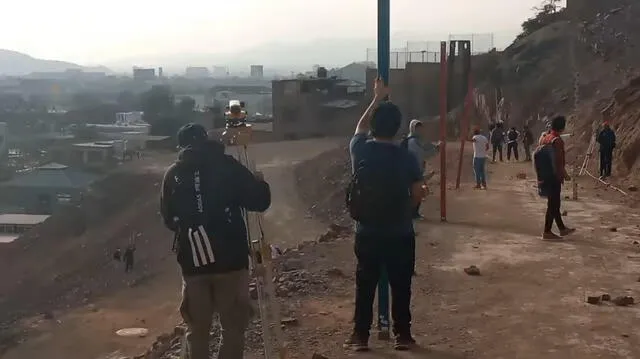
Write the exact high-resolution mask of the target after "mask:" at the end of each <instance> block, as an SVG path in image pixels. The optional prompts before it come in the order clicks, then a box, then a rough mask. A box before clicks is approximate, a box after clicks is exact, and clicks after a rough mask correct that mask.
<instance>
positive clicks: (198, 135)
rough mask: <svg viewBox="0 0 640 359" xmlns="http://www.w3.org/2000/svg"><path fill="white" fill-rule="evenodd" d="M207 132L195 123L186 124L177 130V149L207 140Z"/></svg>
mask: <svg viewBox="0 0 640 359" xmlns="http://www.w3.org/2000/svg"><path fill="white" fill-rule="evenodd" d="M207 138H208V136H207V130H206V129H205V128H204V127H203V126H202V125H199V124H197V123H188V124H186V125H184V126H182V127H180V129H179V130H178V147H188V146H195V145H199V144H202V143H204V142H205V141H206V140H207Z"/></svg>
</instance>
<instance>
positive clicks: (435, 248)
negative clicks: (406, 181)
mask: <svg viewBox="0 0 640 359" xmlns="http://www.w3.org/2000/svg"><path fill="white" fill-rule="evenodd" d="M467 168H468V167H467ZM467 172H468V171H467ZM521 172H524V173H527V178H528V179H517V178H516V175H517V174H518V173H521ZM532 176H533V173H532V170H531V166H530V164H524V163H498V164H491V165H489V186H490V188H489V190H488V191H476V190H473V189H470V188H471V184H470V183H469V182H468V180H469V177H470V176H469V174H467V175H465V176H464V179H465V180H467V181H466V183H464V184H463V187H462V189H461V190H458V191H449V192H448V195H449V196H448V218H447V219H448V221H447V223H441V222H440V219H439V209H438V206H437V202H438V198H437V197H430V198H429V199H428V201H427V202H426V206H425V210H424V213H425V215H426V217H427V219H426V220H425V221H423V222H421V223H419V224H418V225H417V230H418V232H419V235H418V238H417V240H418V254H417V257H418V259H417V272H418V276H417V277H416V278H415V281H414V289H413V315H414V321H413V329H414V334H415V337H416V339H417V341H418V342H419V343H420V345H421V347H422V348H423V349H419V350H416V351H414V352H413V353H395V352H393V351H392V350H390V345H389V344H387V343H384V342H379V341H376V340H375V339H374V340H372V344H373V347H374V351H373V352H372V353H371V354H365V355H359V354H358V355H357V356H358V357H362V358H382V357H384V358H395V357H397V358H433V359H437V358H442V359H445V358H451V359H453V358H479V359H482V358H505V359H507V358H524V359H528V358H531V359H537V358H638V357H640V349H638V340H639V338H638V336H637V333H635V331H634V330H633V329H632V328H633V327H634V324H635V323H636V322H637V319H636V317H637V315H638V309H637V308H635V307H633V306H631V307H616V306H614V305H612V304H609V303H604V304H602V305H590V304H587V303H586V297H587V296H597V295H601V294H610V295H611V297H612V298H615V297H618V296H624V295H630V296H633V297H635V298H638V296H639V293H638V291H639V290H640V283H638V276H639V274H640V272H639V269H640V268H639V267H638V261H639V260H640V245H639V243H638V242H637V241H636V240H639V239H640V238H639V237H640V226H638V225H637V223H638V218H639V214H638V213H635V212H633V211H631V210H629V209H628V208H626V207H624V206H622V205H618V204H614V203H611V202H608V201H606V200H603V199H602V196H600V197H595V196H593V193H588V192H587V190H586V189H585V190H583V191H582V192H580V193H579V194H580V199H579V200H578V201H570V200H565V201H564V203H563V210H565V211H566V212H567V213H566V216H565V220H566V222H567V223H568V224H569V225H571V226H575V227H577V228H578V232H577V233H576V234H575V235H573V236H571V237H570V238H567V239H566V240H565V241H562V242H558V243H554V242H546V241H542V240H541V239H540V234H541V231H542V228H541V227H542V220H543V218H542V215H543V213H544V207H545V203H544V202H543V201H542V200H541V199H540V198H539V197H538V196H537V194H536V192H535V188H534V184H535V182H533V181H532V180H531V178H532ZM588 185H590V183H585V184H584V185H581V188H584V187H588ZM321 248H322V250H321V251H320V250H316V253H318V254H317V255H318V256H319V257H320V258H318V259H316V260H314V261H309V262H310V263H312V264H311V265H310V271H319V270H321V269H322V268H327V267H331V266H336V267H337V268H339V269H340V270H341V271H342V272H343V273H345V274H346V276H345V277H344V278H343V279H342V280H333V281H331V288H330V289H329V290H328V291H326V294H325V295H322V296H317V297H311V298H307V299H305V300H302V301H301V302H300V303H299V304H298V305H297V307H298V308H299V309H298V310H299V313H298V314H297V315H298V316H300V317H302V318H308V319H303V320H301V325H300V328H299V329H298V330H297V332H296V333H295V334H293V335H292V337H294V338H295V339H294V342H293V347H294V349H293V350H292V353H295V354H294V355H292V357H295V358H309V357H310V356H311V354H312V353H313V352H318V353H321V354H323V355H326V356H327V357H329V358H342V357H351V356H352V355H353V354H351V353H348V352H345V351H344V349H342V348H341V343H342V341H343V340H344V339H345V337H346V335H347V334H348V333H349V330H350V325H351V324H350V319H351V316H352V310H353V285H354V284H353V280H354V278H353V272H354V262H353V255H352V249H351V242H350V241H342V242H336V243H335V244H331V245H330V246H325V245H321ZM320 252H322V254H319V253H320ZM470 265H476V266H478V267H479V268H480V271H481V274H482V275H481V276H477V277H476V276H468V275H467V274H465V273H464V271H463V269H464V268H465V267H468V266H470Z"/></svg>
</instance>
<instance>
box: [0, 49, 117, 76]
mask: <svg viewBox="0 0 640 359" xmlns="http://www.w3.org/2000/svg"><path fill="white" fill-rule="evenodd" d="M70 69H81V70H86V71H104V72H109V69H107V68H106V67H102V66H100V67H97V68H90V67H84V66H80V65H78V64H74V63H71V62H65V61H57V60H44V59H37V58H35V57H32V56H29V55H27V54H23V53H21V52H17V51H11V50H4V49H0V75H8V76H22V75H27V74H30V73H32V72H62V71H65V70H70Z"/></svg>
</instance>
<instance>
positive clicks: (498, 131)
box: [490, 122, 504, 163]
mask: <svg viewBox="0 0 640 359" xmlns="http://www.w3.org/2000/svg"><path fill="white" fill-rule="evenodd" d="M490 140H491V145H492V146H493V153H492V156H491V162H493V163H495V162H496V154H499V155H500V162H502V145H503V144H504V127H503V123H502V122H498V123H496V127H495V128H494V129H493V130H492V131H491V134H490Z"/></svg>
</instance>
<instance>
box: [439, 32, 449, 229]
mask: <svg viewBox="0 0 640 359" xmlns="http://www.w3.org/2000/svg"><path fill="white" fill-rule="evenodd" d="M448 77H449V76H448V75H447V42H446V41H442V42H440V221H442V222H446V221H447V81H448Z"/></svg>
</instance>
